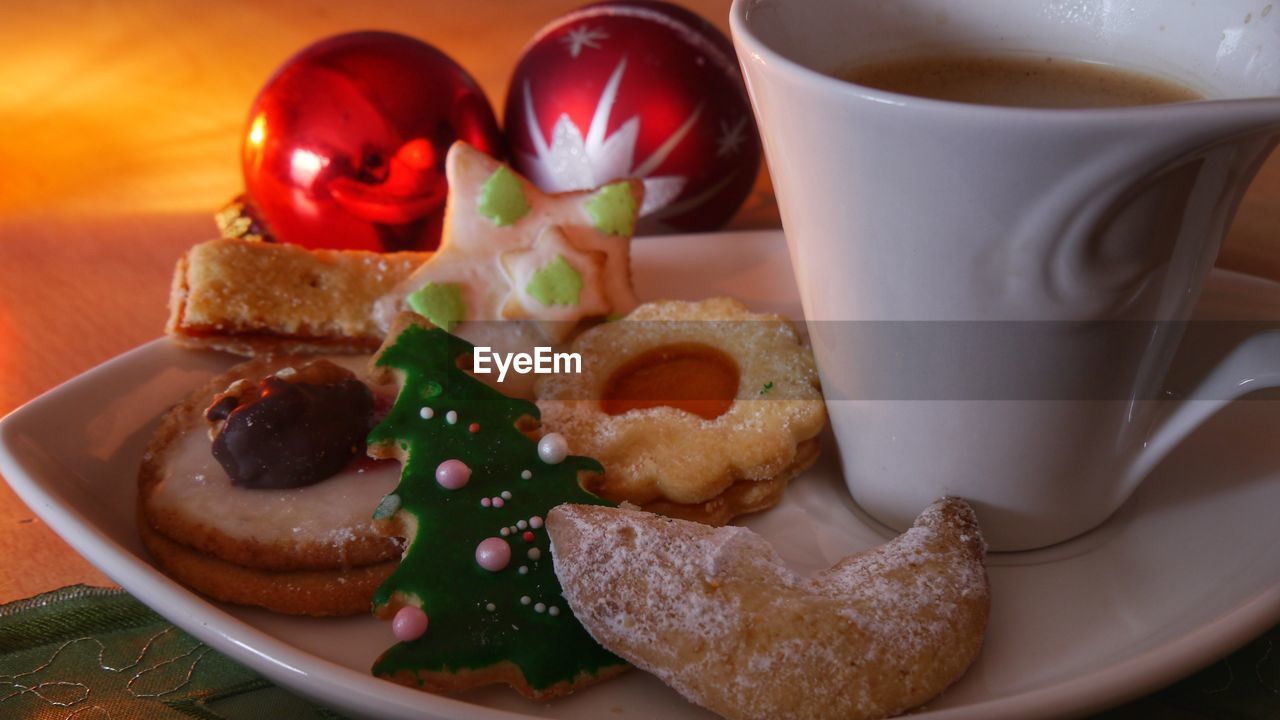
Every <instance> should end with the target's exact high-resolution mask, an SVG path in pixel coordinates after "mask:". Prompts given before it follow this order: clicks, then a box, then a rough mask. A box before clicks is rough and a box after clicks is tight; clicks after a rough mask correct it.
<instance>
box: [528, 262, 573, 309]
mask: <svg viewBox="0 0 1280 720" xmlns="http://www.w3.org/2000/svg"><path fill="white" fill-rule="evenodd" d="M524 289H525V292H527V293H529V296H530V297H532V298H533V299H534V300H537V301H538V302H540V303H542V304H543V305H546V306H551V305H568V306H573V305H577V304H578V297H579V296H580V295H581V294H582V276H581V275H579V274H578V271H577V270H574V269H573V266H572V265H570V264H569V262H568V261H567V260H565V259H564V256H563V255H556V256H555V259H553V260H552V261H551V262H549V263H547V264H546V265H543V266H542V267H540V268H538V269H537V270H536V271H535V272H534V273H533V276H532V277H530V278H529V284H528V285H526V286H525V288H524Z"/></svg>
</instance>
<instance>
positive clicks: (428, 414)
mask: <svg viewBox="0 0 1280 720" xmlns="http://www.w3.org/2000/svg"><path fill="white" fill-rule="evenodd" d="M418 414H419V415H421V416H422V419H423V420H430V419H431V418H433V417H435V416H436V411H435V410H432V409H431V408H429V407H424V408H422V409H421V410H419V411H418Z"/></svg>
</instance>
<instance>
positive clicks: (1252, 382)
mask: <svg viewBox="0 0 1280 720" xmlns="http://www.w3.org/2000/svg"><path fill="white" fill-rule="evenodd" d="M1270 387H1280V330H1268V331H1264V332H1260V333H1258V334H1257V335H1253V336H1251V337H1249V338H1248V339H1246V340H1245V341H1244V342H1242V343H1241V344H1239V345H1237V346H1236V348H1235V349H1234V350H1232V351H1231V352H1230V353H1229V354H1228V355H1227V356H1226V357H1225V358H1223V359H1222V361H1221V362H1219V363H1218V364H1217V365H1216V366H1215V367H1214V368H1213V370H1211V371H1210V372H1209V374H1208V375H1207V376H1205V378H1204V379H1203V380H1202V381H1201V382H1200V384H1199V385H1197V386H1196V387H1195V389H1193V390H1192V391H1191V392H1190V393H1188V394H1187V396H1186V397H1185V398H1184V399H1183V400H1181V401H1180V402H1179V403H1178V405H1177V406H1176V407H1175V408H1174V409H1173V411H1172V412H1170V413H1169V415H1168V416H1166V417H1165V418H1164V421H1163V422H1161V423H1160V425H1159V427H1157V428H1156V430H1155V432H1154V433H1152V435H1151V437H1150V438H1148V440H1147V442H1146V444H1145V446H1144V447H1143V449H1142V452H1141V453H1140V454H1139V455H1138V457H1137V459H1136V460H1135V461H1134V462H1133V464H1132V465H1131V466H1130V468H1129V471H1128V473H1127V475H1126V476H1125V481H1124V482H1123V483H1121V486H1120V489H1121V493H1122V495H1121V498H1127V497H1128V496H1129V495H1130V494H1131V493H1132V492H1133V491H1134V490H1136V489H1137V487H1138V484H1139V483H1141V482H1142V480H1143V479H1145V478H1146V477H1147V475H1148V474H1150V473H1151V471H1152V470H1153V469H1155V466H1156V465H1157V464H1158V463H1159V462H1160V461H1161V460H1163V459H1164V457H1165V456H1166V455H1168V454H1169V452H1170V451H1171V450H1173V448H1175V447H1176V446H1177V445H1178V443H1180V442H1182V440H1183V439H1184V438H1186V437H1187V436H1188V435H1190V434H1191V431H1193V430H1195V429H1196V428H1197V427H1199V426H1200V425H1201V424H1202V423H1204V422H1205V421H1206V420H1208V419H1209V418H1210V417H1212V416H1213V415H1214V413H1216V412H1218V411H1219V410H1221V409H1222V408H1223V407H1224V406H1226V405H1227V404H1228V403H1230V402H1232V401H1234V400H1237V399H1239V398H1241V397H1243V396H1245V395H1247V394H1249V393H1251V392H1253V391H1255V390H1261V389H1263V388H1270Z"/></svg>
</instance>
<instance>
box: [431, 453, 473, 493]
mask: <svg viewBox="0 0 1280 720" xmlns="http://www.w3.org/2000/svg"><path fill="white" fill-rule="evenodd" d="M470 480H471V468H469V467H467V464H466V463H464V462H462V461H461V460H445V461H444V462H442V463H440V464H439V465H438V466H436V482H438V483H440V487H442V488H444V489H446V490H457V489H459V488H461V487H462V486H464V485H466V484H467V482H469V481H470Z"/></svg>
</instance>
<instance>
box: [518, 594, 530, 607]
mask: <svg viewBox="0 0 1280 720" xmlns="http://www.w3.org/2000/svg"><path fill="white" fill-rule="evenodd" d="M531 602H533V598H531V597H529V596H528V595H521V596H520V604H521V605H528V604H529V603H531Z"/></svg>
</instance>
